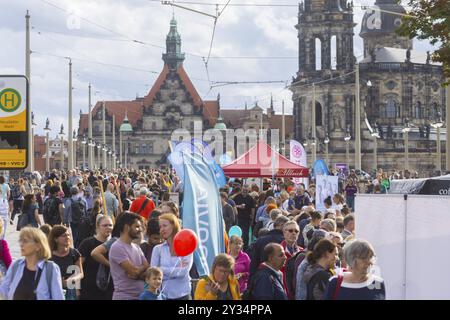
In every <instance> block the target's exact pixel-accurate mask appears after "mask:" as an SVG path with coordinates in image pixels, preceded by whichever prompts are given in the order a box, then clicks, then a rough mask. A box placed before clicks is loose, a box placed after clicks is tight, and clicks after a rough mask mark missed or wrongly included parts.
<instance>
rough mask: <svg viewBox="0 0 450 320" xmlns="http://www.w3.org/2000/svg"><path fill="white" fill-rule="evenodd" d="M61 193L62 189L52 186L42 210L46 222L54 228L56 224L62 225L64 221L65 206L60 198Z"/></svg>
mask: <svg viewBox="0 0 450 320" xmlns="http://www.w3.org/2000/svg"><path fill="white" fill-rule="evenodd" d="M60 191H61V189H60V187H58V186H51V187H50V194H49V196H48V198H47V199H46V200H45V201H44V208H43V209H42V215H43V216H44V222H45V223H46V224H49V225H51V226H52V227H53V226H54V225H55V224H61V223H62V222H63V221H64V204H63V202H62V201H61V199H59V197H58V193H59V192H60Z"/></svg>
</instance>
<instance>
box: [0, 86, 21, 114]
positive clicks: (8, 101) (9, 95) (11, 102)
mask: <svg viewBox="0 0 450 320" xmlns="http://www.w3.org/2000/svg"><path fill="white" fill-rule="evenodd" d="M21 102H22V98H21V96H20V93H19V92H18V91H17V90H15V89H11V88H7V89H4V90H3V91H1V92H0V109H1V110H3V111H5V112H14V111H16V110H17V109H18V108H19V107H20V103H21Z"/></svg>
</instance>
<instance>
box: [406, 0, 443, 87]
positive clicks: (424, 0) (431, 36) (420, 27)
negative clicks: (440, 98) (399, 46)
mask: <svg viewBox="0 0 450 320" xmlns="http://www.w3.org/2000/svg"><path fill="white" fill-rule="evenodd" d="M408 5H409V6H411V7H412V8H411V10H410V12H409V13H408V16H406V17H404V18H403V24H402V25H401V27H400V28H399V29H398V32H399V33H400V34H401V35H404V36H409V37H411V38H414V37H417V38H418V39H421V40H424V39H427V40H429V41H430V43H431V44H432V45H437V46H438V47H439V49H437V50H436V51H435V52H434V53H433V55H432V60H433V61H435V62H441V63H442V65H443V69H444V75H445V76H446V77H447V79H450V0H409V2H408Z"/></svg>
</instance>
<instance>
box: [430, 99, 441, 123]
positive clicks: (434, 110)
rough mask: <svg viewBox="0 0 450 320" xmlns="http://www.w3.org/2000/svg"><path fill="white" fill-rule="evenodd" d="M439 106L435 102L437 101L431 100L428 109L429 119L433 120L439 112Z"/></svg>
mask: <svg viewBox="0 0 450 320" xmlns="http://www.w3.org/2000/svg"><path fill="white" fill-rule="evenodd" d="M440 111H441V110H440V107H439V105H438V104H437V102H433V103H432V104H431V109H430V119H431V120H435V119H436V118H437V116H438V112H440Z"/></svg>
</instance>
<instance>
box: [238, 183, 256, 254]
mask: <svg viewBox="0 0 450 320" xmlns="http://www.w3.org/2000/svg"><path fill="white" fill-rule="evenodd" d="M249 191H250V188H249V187H248V186H244V187H243V188H242V192H241V193H239V194H237V195H236V196H235V197H234V199H233V200H234V202H236V207H237V209H238V216H237V224H238V226H239V227H240V228H241V229H242V238H243V241H244V250H246V249H247V248H248V245H249V231H250V224H251V221H252V220H253V218H254V216H255V206H256V203H255V200H253V198H252V197H251V196H250V195H249Z"/></svg>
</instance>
